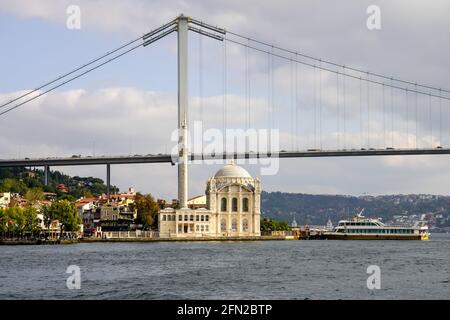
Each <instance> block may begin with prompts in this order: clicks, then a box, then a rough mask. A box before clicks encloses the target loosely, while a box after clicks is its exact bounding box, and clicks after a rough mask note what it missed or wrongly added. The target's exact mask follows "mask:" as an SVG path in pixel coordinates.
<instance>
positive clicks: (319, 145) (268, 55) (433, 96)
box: [0, 15, 450, 207]
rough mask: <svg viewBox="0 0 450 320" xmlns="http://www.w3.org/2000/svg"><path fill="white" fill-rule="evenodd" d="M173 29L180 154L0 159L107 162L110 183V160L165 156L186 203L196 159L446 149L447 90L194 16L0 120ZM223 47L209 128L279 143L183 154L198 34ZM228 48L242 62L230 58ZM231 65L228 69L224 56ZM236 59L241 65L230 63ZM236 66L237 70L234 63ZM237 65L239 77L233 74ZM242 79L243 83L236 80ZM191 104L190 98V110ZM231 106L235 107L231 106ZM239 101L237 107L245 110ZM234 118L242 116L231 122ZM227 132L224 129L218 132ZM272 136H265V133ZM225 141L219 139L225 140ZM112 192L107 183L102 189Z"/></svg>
mask: <svg viewBox="0 0 450 320" xmlns="http://www.w3.org/2000/svg"><path fill="white" fill-rule="evenodd" d="M189 32H191V33H195V34H197V37H198V39H197V41H198V68H199V70H198V84H199V85H198V87H199V91H200V93H199V99H197V100H198V101H197V102H196V105H194V106H193V103H192V102H190V100H189V83H188V79H189V77H188V75H189V74H188V65H189V63H188V51H189V50H188V48H189V47H188V38H189V37H188V33H189ZM172 33H177V35H178V37H177V40H178V134H179V139H178V153H177V154H176V155H172V154H167V153H165V154H162V153H159V154H147V155H132V156H131V155H122V156H96V157H94V156H81V155H80V156H70V157H69V156H68V157H51V156H50V157H40V158H24V159H0V167H14V166H24V167H28V166H30V167H44V169H45V170H44V172H45V183H46V184H47V183H48V172H49V168H50V167H51V166H73V165H77V166H78V165H106V167H107V186H108V190H109V185H110V165H112V164H114V165H115V164H131V163H164V162H167V163H172V164H173V165H175V164H177V165H178V181H179V185H178V189H179V200H180V204H181V205H182V207H184V206H186V202H187V170H188V168H187V164H188V162H190V161H194V160H211V159H231V158H236V159H250V158H268V157H274V158H301V157H345V156H389V155H391V156H392V155H437V154H449V153H450V148H448V147H446V145H448V144H449V142H450V141H449V139H450V130H449V129H450V128H448V127H447V126H448V121H445V119H446V117H448V116H450V113H449V110H448V107H449V104H450V103H449V100H450V90H448V89H444V88H440V87H436V86H432V85H429V84H425V83H421V82H415V81H410V80H405V79H401V78H397V77H393V76H389V75H385V74H382V73H377V72H371V71H367V70H363V69H362V68H357V67H354V66H348V65H344V64H339V63H337V62H334V61H331V60H327V59H321V58H318V57H314V56H312V55H309V54H306V53H304V52H300V51H295V50H292V49H287V48H283V47H281V46H279V45H275V44H272V43H268V42H266V41H263V40H260V39H254V38H252V37H249V36H246V35H242V34H240V33H237V32H234V31H231V30H228V29H224V28H221V27H217V26H213V25H210V24H208V23H205V22H202V21H199V20H196V19H193V18H191V17H186V16H183V15H181V16H179V17H177V18H175V19H173V20H172V21H170V22H168V23H166V24H164V25H162V26H160V27H159V28H156V29H154V30H153V31H150V32H148V33H146V34H144V35H143V36H140V37H138V38H136V39H133V40H131V41H129V42H127V43H125V44H123V45H121V46H119V47H118V48H116V49H114V50H111V51H109V52H107V53H105V54H103V55H101V56H100V57H98V58H95V59H93V60H91V61H89V62H87V63H86V64H84V65H82V66H79V67H77V68H75V69H73V70H71V71H70V72H67V73H65V74H63V75H61V76H59V77H57V78H55V79H53V80H51V81H49V82H46V83H44V84H42V85H40V86H37V87H36V88H35V89H33V90H30V91H28V92H26V93H24V94H21V95H19V96H17V97H15V98H13V99H12V100H9V101H7V102H4V103H2V104H1V105H0V121H2V120H3V119H2V118H4V117H5V116H6V115H7V114H8V113H10V112H12V111H14V110H17V109H19V108H23V107H24V106H25V105H26V104H28V103H30V102H32V101H33V100H35V99H38V98H39V97H41V96H44V95H46V94H48V93H50V92H52V91H54V90H56V89H58V88H60V87H62V86H64V85H66V84H68V83H70V82H72V81H74V80H77V79H79V78H82V77H85V76H87V75H88V74H89V73H90V72H93V71H95V70H96V69H99V68H101V67H102V66H104V65H106V64H108V63H111V62H113V61H114V60H117V59H119V58H120V57H122V56H124V55H126V54H130V53H131V52H132V51H134V50H137V49H139V48H143V47H147V46H149V45H155V44H156V43H157V42H158V40H160V39H163V38H165V37H168V36H169V35H170V34H172ZM205 37H206V38H209V39H213V40H215V41H216V42H217V46H221V52H222V54H221V57H218V59H217V61H218V62H219V61H220V60H221V69H222V72H221V73H222V74H221V82H222V88H221V90H222V94H221V96H222V101H221V103H222V106H221V108H222V111H221V115H220V117H219V118H220V120H219V122H221V123H217V121H216V122H213V124H212V126H216V127H221V129H222V132H226V130H227V129H228V128H230V127H244V128H245V129H247V130H248V129H251V128H264V129H268V130H274V129H276V130H279V131H280V145H279V148H278V149H276V150H275V149H273V148H271V147H270V146H269V148H266V150H264V151H263V150H245V151H244V152H240V151H239V152H238V151H237V150H227V148H226V147H224V148H223V149H222V151H221V152H213V153H206V152H204V151H202V152H200V153H194V152H190V151H189V150H190V149H192V148H190V146H189V145H188V141H187V136H188V132H189V129H190V128H191V125H190V124H191V123H192V120H191V119H190V117H188V113H189V114H190V115H192V112H191V111H192V110H191V108H193V107H195V108H197V111H198V114H199V116H198V118H197V119H196V120H200V121H201V122H207V121H206V120H205V117H207V116H205V115H207V110H206V112H205V110H204V109H205V106H204V104H205V101H204V99H202V93H203V91H202V90H203V86H204V84H203V82H204V79H203V73H204V70H203V69H202V68H203V63H202V61H203V58H204V57H203V44H202V39H203V38H205ZM230 50H233V51H234V52H237V51H238V52H239V53H240V54H241V56H243V58H244V59H243V61H237V62H236V61H235V59H233V60H231V59H230ZM233 63H234V67H235V69H234V70H231V69H232V66H231V64H233ZM236 64H240V65H239V67H238V68H236ZM236 70H237V71H236ZM236 73H240V76H241V78H243V79H241V78H240V79H235V78H233V77H236ZM241 80H243V81H241ZM233 95H239V96H243V99H242V101H243V102H242V104H240V105H238V107H239V111H240V112H243V113H244V114H243V115H242V114H235V111H231V109H232V108H234V109H235V108H236V106H235V105H233V103H234V100H232V99H231V98H232V96H233ZM188 104H190V105H191V106H190V107H189V108H188ZM234 109H233V110H234ZM242 109H243V110H242ZM236 119H238V120H239V121H240V122H239V121H236ZM224 139H225V137H224ZM269 144H270V141H269ZM224 145H226V144H225V143H224ZM108 193H109V191H108Z"/></svg>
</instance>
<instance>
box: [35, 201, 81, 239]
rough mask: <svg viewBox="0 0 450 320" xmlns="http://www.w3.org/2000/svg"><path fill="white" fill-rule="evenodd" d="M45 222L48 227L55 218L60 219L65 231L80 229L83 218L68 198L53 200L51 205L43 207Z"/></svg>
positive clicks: (62, 228) (62, 229)
mask: <svg viewBox="0 0 450 320" xmlns="http://www.w3.org/2000/svg"><path fill="white" fill-rule="evenodd" d="M43 215H44V224H45V226H46V227H47V228H48V227H49V226H50V224H51V222H52V221H53V220H58V221H59V223H60V226H61V230H60V231H61V233H62V232H63V231H78V230H79V229H80V224H81V219H80V217H79V216H78V211H77V209H76V207H75V204H73V203H71V202H70V201H68V200H59V201H55V202H52V204H51V205H50V206H49V207H44V208H43Z"/></svg>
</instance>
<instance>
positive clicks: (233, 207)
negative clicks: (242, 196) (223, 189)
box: [231, 198, 238, 212]
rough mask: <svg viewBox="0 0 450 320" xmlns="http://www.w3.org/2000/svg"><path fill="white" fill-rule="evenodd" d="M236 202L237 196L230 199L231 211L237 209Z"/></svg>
mask: <svg viewBox="0 0 450 320" xmlns="http://www.w3.org/2000/svg"><path fill="white" fill-rule="evenodd" d="M237 202H238V200H237V198H233V199H232V200H231V211H233V212H236V211H237V207H238V206H237Z"/></svg>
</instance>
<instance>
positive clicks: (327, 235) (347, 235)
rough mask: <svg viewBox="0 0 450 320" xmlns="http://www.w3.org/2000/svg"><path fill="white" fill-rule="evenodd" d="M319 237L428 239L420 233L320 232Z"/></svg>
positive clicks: (336, 238)
mask: <svg viewBox="0 0 450 320" xmlns="http://www.w3.org/2000/svg"><path fill="white" fill-rule="evenodd" d="M320 238H321V239H327V240H428V237H426V239H425V237H423V236H421V235H420V234H410V235H397V234H392V235H391V234H337V233H329V234H321V235H320Z"/></svg>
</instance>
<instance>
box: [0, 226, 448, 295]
mask: <svg viewBox="0 0 450 320" xmlns="http://www.w3.org/2000/svg"><path fill="white" fill-rule="evenodd" d="M70 265H76V266H79V268H80V272H81V273H80V279H81V282H80V289H68V287H67V284H66V281H67V278H68V277H69V276H70V274H68V273H66V271H67V268H68V267H69V266H70ZM371 265H376V266H378V267H379V268H380V289H373V290H370V289H368V288H367V278H368V277H369V276H370V274H368V273H367V268H368V267H369V266H371ZM449 267H450V234H433V235H432V236H431V239H430V240H429V241H345V240H344V241H338V240H328V241H327V240H315V241H253V242H248V241H245V242H151V243H83V244H74V245H53V246H51V245H47V246H42V245H41V246H39V245H37V246H0V299H450V268H449Z"/></svg>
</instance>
